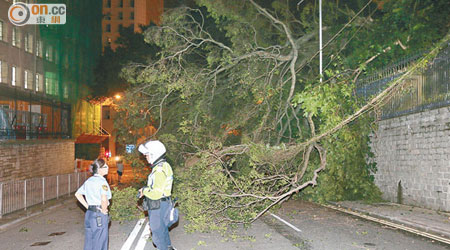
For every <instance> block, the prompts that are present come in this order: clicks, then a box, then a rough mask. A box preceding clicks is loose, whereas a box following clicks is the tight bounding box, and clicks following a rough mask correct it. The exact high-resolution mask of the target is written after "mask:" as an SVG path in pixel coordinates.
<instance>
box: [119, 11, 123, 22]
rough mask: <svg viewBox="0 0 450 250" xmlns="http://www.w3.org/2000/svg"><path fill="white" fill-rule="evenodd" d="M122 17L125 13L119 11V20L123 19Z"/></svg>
mask: <svg viewBox="0 0 450 250" xmlns="http://www.w3.org/2000/svg"><path fill="white" fill-rule="evenodd" d="M122 19H123V13H122V12H119V20H122Z"/></svg>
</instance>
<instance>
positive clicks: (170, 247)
mask: <svg viewBox="0 0 450 250" xmlns="http://www.w3.org/2000/svg"><path fill="white" fill-rule="evenodd" d="M168 249H169V250H177V249H176V248H175V247H173V246H169V248H168Z"/></svg>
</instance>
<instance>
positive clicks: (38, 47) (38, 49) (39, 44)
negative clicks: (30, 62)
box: [36, 39, 42, 57]
mask: <svg viewBox="0 0 450 250" xmlns="http://www.w3.org/2000/svg"><path fill="white" fill-rule="evenodd" d="M36 56H39V57H42V41H41V40H39V39H37V40H36Z"/></svg>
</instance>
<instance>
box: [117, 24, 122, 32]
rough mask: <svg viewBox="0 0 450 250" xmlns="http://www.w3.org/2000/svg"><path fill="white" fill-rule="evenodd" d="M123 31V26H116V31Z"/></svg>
mask: <svg viewBox="0 0 450 250" xmlns="http://www.w3.org/2000/svg"><path fill="white" fill-rule="evenodd" d="M122 29H123V25H122V24H119V26H117V31H119V32H120V31H121V30H122Z"/></svg>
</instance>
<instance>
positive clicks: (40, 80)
mask: <svg viewBox="0 0 450 250" xmlns="http://www.w3.org/2000/svg"><path fill="white" fill-rule="evenodd" d="M35 90H36V92H42V91H44V77H43V76H42V75H41V74H36V83H35Z"/></svg>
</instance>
